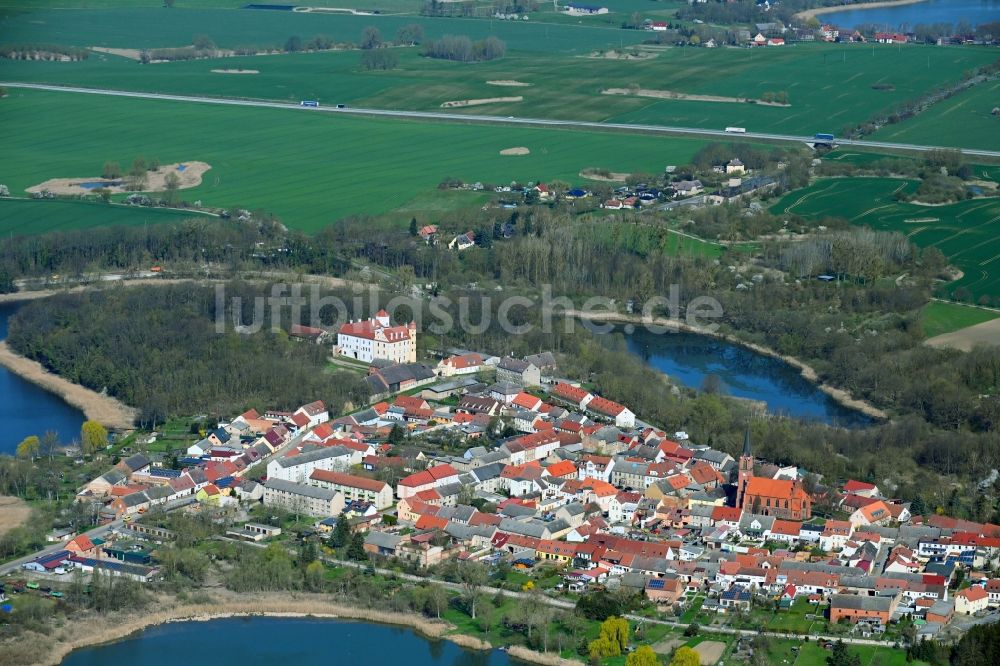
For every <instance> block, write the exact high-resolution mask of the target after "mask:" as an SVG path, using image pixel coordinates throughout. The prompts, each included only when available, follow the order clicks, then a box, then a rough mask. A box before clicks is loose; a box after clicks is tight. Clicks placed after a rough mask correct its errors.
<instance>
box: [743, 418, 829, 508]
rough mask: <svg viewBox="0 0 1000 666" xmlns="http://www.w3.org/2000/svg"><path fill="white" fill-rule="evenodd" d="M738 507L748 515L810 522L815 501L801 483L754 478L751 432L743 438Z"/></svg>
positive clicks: (797, 481) (748, 431)
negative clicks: (813, 501)
mask: <svg viewBox="0 0 1000 666" xmlns="http://www.w3.org/2000/svg"><path fill="white" fill-rule="evenodd" d="M736 506H737V507H739V508H741V509H743V511H746V512H749V513H756V514H758V515H763V516H774V517H775V518H781V519H783V520H809V518H810V517H811V516H812V498H810V497H809V493H807V492H806V491H805V488H803V487H802V482H801V481H799V480H795V481H790V480H788V479H768V478H764V477H760V476H754V475H753V453H752V452H751V450H750V430H749V429H747V432H746V436H745V437H744V439H743V454H742V455H741V456H740V463H739V472H738V477H737V481H736Z"/></svg>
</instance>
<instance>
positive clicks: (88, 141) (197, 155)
mask: <svg viewBox="0 0 1000 666" xmlns="http://www.w3.org/2000/svg"><path fill="white" fill-rule="evenodd" d="M0 107H2V114H3V117H4V122H3V123H0V145H3V146H4V160H3V161H2V162H0V183H4V184H6V185H7V186H8V187H9V188H10V190H11V193H12V194H14V195H15V196H19V195H23V192H24V190H25V188H27V187H30V186H32V185H35V184H38V183H41V182H43V181H45V180H47V179H50V178H56V177H62V178H76V177H92V176H97V175H99V174H100V171H101V167H102V165H103V163H104V162H105V161H106V160H118V161H119V162H120V163H121V164H122V165H125V166H127V165H128V164H130V163H131V161H132V160H133V158H135V157H136V156H138V155H142V156H144V157H146V158H148V159H158V160H159V161H160V163H161V164H169V163H174V162H185V161H192V160H201V161H203V162H206V163H207V164H209V165H210V166H211V169H210V170H209V171H208V172H207V173H206V174H205V175H204V177H203V181H202V184H201V185H199V186H197V187H194V188H192V189H185V190H181V191H180V192H181V195H182V196H183V198H184V199H185V200H187V201H194V200H202V202H203V203H204V204H205V205H208V206H219V207H232V206H242V207H249V208H258V207H259V208H263V209H265V210H268V211H270V212H272V213H274V214H276V215H278V216H279V217H280V218H281V219H282V220H283V221H284V222H285V223H286V224H288V225H290V226H293V227H297V228H300V229H303V230H306V231H313V230H316V229H318V228H320V227H322V226H324V225H326V224H329V223H331V222H334V221H336V220H337V219H340V218H343V217H344V216H347V215H353V214H369V215H379V214H384V213H386V212H388V211H392V210H394V209H396V208H399V207H403V206H407V205H415V206H418V207H419V206H429V205H430V203H429V202H428V201H427V200H426V198H425V197H426V196H427V195H428V194H430V193H432V192H434V191H435V190H436V188H437V186H438V184H439V183H440V182H441V181H443V180H444V179H446V178H449V177H454V178H460V179H463V180H465V181H466V182H475V181H481V182H484V183H510V182H511V181H513V180H520V181H535V182H538V181H543V180H552V179H560V180H563V181H567V182H570V183H581V182H583V179H582V178H580V177H579V175H578V174H579V172H580V171H581V170H582V169H584V168H588V167H598V168H607V169H610V170H612V171H619V172H626V173H628V172H639V171H641V172H660V171H662V169H663V167H664V165H666V164H683V163H685V162H687V161H689V160H690V159H691V157H692V155H693V154H694V153H695V152H696V151H697V150H698V149H699V148H700V147H701V146H702V145H703V143H702V142H701V141H699V140H696V139H688V138H680V137H648V136H623V135H619V134H614V133H605V132H580V131H569V130H554V129H551V128H547V129H539V128H520V127H500V126H488V127H483V126H477V125H475V124H471V123H470V124H434V123H426V122H417V121H406V120H400V119H375V118H361V117H350V116H340V115H336V114H316V113H311V112H309V111H305V110H300V109H297V108H295V109H289V110H278V109H255V108H233V107H220V106H214V105H200V104H191V103H182V102H168V101H154V100H140V99H127V98H121V99H115V100H113V101H109V99H108V98H104V97H98V96H90V95H75V94H71V93H49V92H39V91H17V92H15V93H14V94H12V95H11V96H10V97H8V98H5V99H3V100H0ZM150 128H156V131H150ZM512 146H524V147H528V148H530V150H531V153H530V154H529V155H521V156H501V155H500V154H499V153H500V151H501V150H503V149H506V148H509V147H512ZM456 194H462V193H456ZM480 196H481V195H478V194H473V198H472V199H470V201H471V202H473V203H475V202H476V201H481V199H478V198H475V197H480ZM411 202H412V203H411ZM405 221H406V222H408V221H409V218H408V217H407V218H406V219H405Z"/></svg>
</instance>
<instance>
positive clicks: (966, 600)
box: [955, 585, 990, 615]
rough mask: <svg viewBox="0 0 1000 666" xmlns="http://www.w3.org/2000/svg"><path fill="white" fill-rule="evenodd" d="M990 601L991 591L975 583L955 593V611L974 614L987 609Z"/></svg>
mask: <svg viewBox="0 0 1000 666" xmlns="http://www.w3.org/2000/svg"><path fill="white" fill-rule="evenodd" d="M989 602H990V595H989V592H987V591H986V590H985V589H983V588H982V587H980V586H979V585H973V586H971V587H967V588H965V589H964V590H961V591H959V592H956V593H955V612H956V613H962V614H963V615H972V614H973V613H978V612H979V611H981V610H986V607H987V606H988V605H989Z"/></svg>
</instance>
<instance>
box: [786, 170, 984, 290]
mask: <svg viewBox="0 0 1000 666" xmlns="http://www.w3.org/2000/svg"><path fill="white" fill-rule="evenodd" d="M916 186H917V183H916V182H915V181H911V180H896V179H891V178H852V179H821V180H818V181H816V182H815V183H813V184H812V185H810V186H809V187H807V188H804V189H801V190H796V191H794V192H790V193H788V194H786V195H785V196H784V197H782V198H781V200H780V201H778V203H776V204H775V205H774V206H772V208H771V211H772V212H773V213H775V214H779V215H780V214H782V213H789V214H794V215H799V216H801V217H804V218H808V219H813V220H821V219H823V218H825V217H839V218H844V219H847V220H849V221H850V222H851V223H852V224H858V225H865V226H868V227H871V228H872V229H876V230H879V231H897V232H899V233H902V234H904V235H906V237H907V238H909V239H910V240H911V241H913V242H914V243H915V244H916V245H918V246H920V247H937V248H938V249H939V250H941V252H943V253H944V255H945V256H946V257H948V259H949V260H950V261H951V262H952V263H953V264H954V265H955V266H957V267H958V268H959V269H961V270H962V272H963V276H962V277H961V279H959V280H956V281H954V282H951V283H949V284H948V285H947V293H948V295H949V296H952V297H953V296H955V292H956V291H957V290H958V289H959V288H964V290H965V291H967V292H968V293H969V294H970V295H971V296H972V297H973V298H974V299H979V298H980V297H984V296H985V297H986V298H987V299H991V300H992V301H993V302H996V301H997V300H1000V246H998V243H997V238H998V237H1000V198H987V199H969V200H966V201H960V202H957V203H952V204H947V205H943V206H920V205H917V204H913V203H900V202H897V201H894V199H893V195H894V194H895V193H896V192H898V191H907V192H912V191H913V190H915V189H916Z"/></svg>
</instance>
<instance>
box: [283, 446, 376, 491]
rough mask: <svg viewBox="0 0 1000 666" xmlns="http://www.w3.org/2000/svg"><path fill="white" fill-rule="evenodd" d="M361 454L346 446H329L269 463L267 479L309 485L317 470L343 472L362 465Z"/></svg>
mask: <svg viewBox="0 0 1000 666" xmlns="http://www.w3.org/2000/svg"><path fill="white" fill-rule="evenodd" d="M361 457H362V456H361V452H360V451H355V450H353V449H349V448H347V447H346V446H328V447H325V448H322V449H316V450H314V451H308V452H306V453H300V454H298V455H294V456H283V457H281V458H278V459H275V460H271V461H270V462H268V463H267V478H269V479H283V480H285V481H294V482H295V483H307V482H308V481H309V477H310V476H312V473H313V472H314V471H316V470H317V469H324V470H327V471H341V470H346V469H349V468H350V467H351V465H360V464H361Z"/></svg>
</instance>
